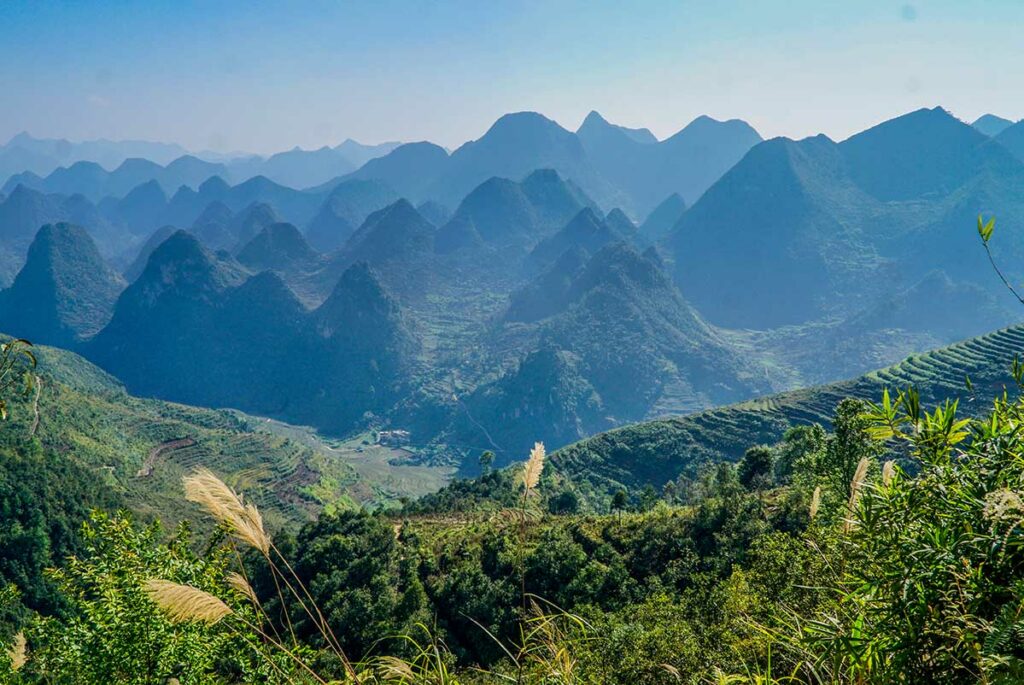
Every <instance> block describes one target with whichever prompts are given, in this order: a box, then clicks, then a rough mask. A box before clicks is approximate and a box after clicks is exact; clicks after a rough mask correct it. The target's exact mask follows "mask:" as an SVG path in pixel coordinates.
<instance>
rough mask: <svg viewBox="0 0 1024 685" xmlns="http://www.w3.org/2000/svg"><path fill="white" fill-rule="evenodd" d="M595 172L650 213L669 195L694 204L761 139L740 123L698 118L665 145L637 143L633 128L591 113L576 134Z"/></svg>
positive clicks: (638, 208) (640, 212)
mask: <svg viewBox="0 0 1024 685" xmlns="http://www.w3.org/2000/svg"><path fill="white" fill-rule="evenodd" d="M576 134H577V136H578V137H579V139H580V141H581V142H582V144H583V147H584V148H585V149H586V152H587V155H588V156H589V158H590V159H591V160H592V163H593V164H594V166H595V168H596V169H597V170H598V171H599V173H600V174H602V175H603V176H604V177H605V178H607V179H609V180H610V181H611V182H612V183H613V184H614V185H615V186H616V187H617V188H619V189H620V190H621V191H622V192H623V193H625V195H626V196H627V197H628V198H629V208H630V209H631V210H632V211H633V213H634V214H637V215H640V216H642V215H645V214H647V213H648V212H650V211H651V209H652V208H653V207H654V206H655V205H656V204H657V203H658V202H660V201H661V200H663V199H664V198H665V197H666V196H667V195H669V194H671V193H679V194H680V195H682V197H683V198H685V199H686V200H687V201H688V202H690V203H693V202H695V201H696V200H697V198H699V197H700V196H701V195H702V194H703V193H704V191H705V190H706V189H707V188H708V187H710V186H711V184H712V183H714V182H715V181H716V180H718V179H719V178H720V177H721V176H722V174H724V173H725V172H726V171H727V170H728V169H729V168H730V167H732V166H733V165H734V164H736V162H738V161H739V160H740V159H741V158H742V157H743V155H744V154H746V152H747V151H748V150H749V149H750V148H751V147H753V146H754V145H756V144H757V143H759V142H761V136H760V135H759V134H758V133H757V131H755V130H754V129H753V128H751V127H750V126H749V125H748V124H747V123H745V122H743V121H740V120H738V119H733V120H730V121H717V120H715V119H712V118H710V117H706V116H703V117H698V118H697V119H695V120H694V121H692V122H691V123H690V124H689V125H687V126H686V127H685V128H683V129H682V130H681V131H679V132H678V133H676V134H675V135H673V136H671V137H669V138H666V139H665V140H663V141H650V140H646V141H637V140H636V138H635V136H631V135H630V134H629V132H628V130H625V129H623V128H622V127H619V126H615V125H613V124H610V123H609V122H608V121H606V120H605V119H604V118H603V117H601V115H600V114H598V113H597V112H591V113H590V115H588V116H587V118H586V119H585V120H584V122H583V124H582V125H581V126H580V128H579V130H578V131H577V132H576Z"/></svg>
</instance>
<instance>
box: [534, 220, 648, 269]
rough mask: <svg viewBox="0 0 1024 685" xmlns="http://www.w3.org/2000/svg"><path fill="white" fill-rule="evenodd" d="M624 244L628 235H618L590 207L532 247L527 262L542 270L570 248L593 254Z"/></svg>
mask: <svg viewBox="0 0 1024 685" xmlns="http://www.w3.org/2000/svg"><path fill="white" fill-rule="evenodd" d="M628 241H629V235H628V234H623V233H622V232H620V231H619V230H618V228H616V227H614V226H613V225H611V224H610V223H609V222H607V221H605V220H604V219H603V218H602V217H600V216H598V215H597V214H596V213H595V212H594V210H593V209H591V208H590V207H584V208H583V209H581V210H580V212H579V214H577V215H576V216H575V217H573V218H572V220H571V221H569V223H567V224H566V225H565V226H564V227H563V228H562V229H561V230H559V231H558V232H557V233H555V234H554V235H552V236H550V237H548V238H545V239H544V240H542V241H541V242H540V243H538V244H537V246H536V247H535V248H533V251H532V252H530V262H531V263H532V264H533V265H534V266H535V267H546V266H549V265H550V264H552V263H553V262H555V261H556V260H557V259H558V258H559V257H560V256H561V255H562V254H563V253H564V252H565V251H566V250H569V249H572V248H576V249H579V250H582V251H583V252H584V253H587V254H593V253H595V252H597V251H598V250H600V249H601V248H602V247H604V246H605V245H608V244H610V243H615V242H628Z"/></svg>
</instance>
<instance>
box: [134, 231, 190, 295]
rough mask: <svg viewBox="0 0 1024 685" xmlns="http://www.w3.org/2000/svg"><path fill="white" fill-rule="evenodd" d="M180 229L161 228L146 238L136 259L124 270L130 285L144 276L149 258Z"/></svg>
mask: <svg viewBox="0 0 1024 685" xmlns="http://www.w3.org/2000/svg"><path fill="white" fill-rule="evenodd" d="M177 230H178V229H176V228H174V226H161V227H160V228H158V229H156V230H155V231H153V232H152V233H150V234H149V237H148V238H146V242H144V243H143V244H142V247H141V248H139V251H138V253H137V254H136V255H135V259H133V260H132V263H131V264H130V265H129V266H128V268H127V269H125V270H124V272H123V273H124V278H125V280H126V281H127V282H128V283H134V282H135V279H137V278H138V277H139V276H141V275H142V272H143V271H145V269H146V264H147V263H148V262H149V256H150V255H151V254H153V251H154V250H156V248H158V247H159V246H160V244H161V243H163V242H164V241H165V240H167V239H168V238H170V237H171V236H172V235H174V233H175V232H176V231H177Z"/></svg>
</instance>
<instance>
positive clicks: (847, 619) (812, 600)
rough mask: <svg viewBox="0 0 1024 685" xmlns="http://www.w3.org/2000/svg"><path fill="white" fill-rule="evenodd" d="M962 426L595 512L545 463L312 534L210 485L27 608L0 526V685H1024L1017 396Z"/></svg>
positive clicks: (828, 443) (887, 423) (859, 444)
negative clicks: (192, 525)
mask: <svg viewBox="0 0 1024 685" xmlns="http://www.w3.org/2000/svg"><path fill="white" fill-rule="evenodd" d="M1014 375H1015V377H1016V379H1017V380H1018V382H1021V381H1022V380H1024V372H1022V367H1021V366H1020V365H1019V364H1018V365H1015V369H1014ZM957 409H958V407H957V405H956V403H955V402H953V403H948V404H944V405H941V406H939V407H937V408H935V409H933V410H931V411H926V410H925V409H924V408H923V407H922V406H921V405H920V401H919V399H918V397H917V395H916V394H915V393H914V392H913V391H907V392H903V393H900V394H898V395H897V396H896V397H890V396H889V395H888V393H886V394H885V395H883V397H882V399H881V401H880V402H879V403H878V404H877V405H865V404H862V403H860V402H858V401H856V400H847V401H844V402H843V403H841V404H840V405H839V407H838V408H837V412H836V416H835V417H834V431H833V432H832V433H831V434H827V433H826V432H825V431H824V430H823V429H821V428H820V427H817V426H810V427H799V428H794V429H792V430H790V431H789V432H788V433H787V434H786V436H785V438H784V440H783V441H782V442H780V443H779V444H777V445H775V446H772V447H763V446H761V447H753V448H751V449H749V450H748V451H747V453H746V454H745V455H744V457H743V459H742V460H741V461H740V462H739V463H738V464H737V465H735V466H734V465H730V464H720V465H718V466H716V467H715V468H714V469H710V470H707V471H705V472H703V473H702V474H701V476H700V477H699V478H698V479H695V480H693V481H691V482H689V483H685V484H684V483H677V484H673V486H672V487H668V488H666V491H665V492H663V493H661V494H660V495H657V494H651V493H647V494H646V495H645V496H641V497H634V498H632V500H631V499H630V498H629V497H628V496H623V497H616V498H615V500H616V502H615V504H616V507H617V508H618V509H619V510H615V511H611V512H609V513H607V514H603V515H580V514H575V513H562V512H566V511H568V512H571V510H572V506H571V502H566V501H565V500H564V498H563V497H561V496H560V495H558V496H552V495H551V494H550V493H548V494H544V493H543V491H544V488H545V486H546V485H547V484H548V482H549V481H547V480H544V481H542V480H541V478H540V475H541V471H542V470H543V465H544V453H543V448H542V446H539V445H538V447H537V448H536V449H535V450H534V452H533V453H532V454H531V458H530V460H528V462H527V464H526V466H525V467H524V468H523V469H520V470H519V471H518V472H517V473H518V477H517V478H516V479H515V480H514V481H513V480H512V479H510V477H509V476H510V475H511V474H510V472H508V471H503V472H497V473H495V474H493V475H492V476H489V478H493V479H499V480H503V482H506V483H507V484H508V486H509V489H510V494H511V495H512V496H511V497H510V498H509V499H508V502H507V506H504V505H503V506H496V507H491V509H490V510H489V511H475V512H466V513H445V512H434V513H420V514H416V515H412V514H408V515H406V516H396V515H390V516H389V515H387V514H385V513H369V512H366V511H348V512H338V513H333V514H330V515H325V516H323V517H321V518H320V519H319V520H318V521H316V522H313V523H310V524H308V525H306V526H305V527H303V528H302V529H301V530H300V531H299V533H298V534H297V535H296V536H290V535H287V534H280V535H275V536H271V535H270V534H269V533H268V532H267V531H266V529H265V528H264V526H263V523H262V518H261V516H260V513H259V510H258V509H257V508H256V507H255V506H253V505H252V504H249V503H247V502H245V501H244V500H243V499H242V498H241V497H240V496H238V495H237V494H236V493H235V492H234V491H233V490H231V489H230V488H229V487H227V486H226V485H224V484H223V483H222V482H221V481H220V480H219V479H218V478H217V477H216V476H214V475H213V474H212V473H210V472H207V471H197V472H195V473H193V474H191V475H190V476H188V477H187V478H186V480H185V484H184V485H185V488H184V490H185V493H186V497H187V498H188V499H189V500H191V501H193V502H194V503H196V504H198V505H199V506H200V507H202V509H203V510H204V511H205V512H206V514H207V516H209V517H212V518H213V519H215V520H216V522H217V523H218V527H217V529H216V530H215V531H214V532H213V533H211V534H209V535H205V536H200V537H198V538H197V537H196V536H194V535H193V534H192V533H191V532H190V530H189V528H188V526H187V525H182V526H180V527H179V528H177V529H176V530H175V531H173V532H172V533H170V534H169V535H168V534H165V533H163V532H162V531H161V530H160V529H159V526H157V525H156V524H154V525H151V526H148V527H142V526H139V525H137V524H136V523H135V522H134V521H133V520H132V519H131V517H130V516H129V515H127V514H125V513H111V514H107V513H100V512H96V513H94V514H92V515H91V516H90V518H89V520H88V522H87V523H85V525H84V527H83V529H82V530H83V532H82V534H81V535H80V536H76V538H75V540H74V541H73V542H70V543H68V544H67V545H66V546H64V547H62V548H61V549H60V550H55V551H57V553H58V554H70V556H69V557H68V561H67V563H66V564H64V565H63V566H62V567H60V568H59V569H54V570H49V571H46V572H45V573H44V574H43V575H42V577H41V578H39V577H36V578H35V579H34V580H35V582H37V583H42V585H40V586H36V587H32V582H31V581H32V579H29V580H30V582H28V583H27V585H28V586H29V587H30V589H32V590H33V592H34V593H35V594H33V593H32V592H25V586H24V585H22V586H21V587H19V585H21V583H22V582H25V581H23V580H22V579H21V578H18V577H17V576H14V575H12V573H11V570H12V569H15V568H18V567H19V564H21V561H20V560H18V559H16V558H15V557H17V556H18V550H19V549H20V547H19V545H17V544H16V543H14V542H13V540H14V538H12V537H11V536H12V531H11V529H10V526H11V524H10V523H8V524H6V525H5V531H4V535H5V541H4V543H5V544H4V545H3V549H4V550H5V551H4V557H5V560H4V563H5V566H4V567H3V573H4V577H5V578H6V579H7V580H8V582H9V583H10V584H9V585H8V587H7V588H6V589H5V591H4V595H3V597H4V614H3V617H4V626H5V631H6V632H5V633H4V635H3V639H4V642H5V644H7V645H9V646H10V648H9V650H8V653H7V656H6V657H5V666H4V668H5V673H6V675H5V676H4V678H5V680H6V681H7V682H57V683H60V682H68V683H70V682H97V683H98V682H105V683H114V682H116V683H153V682H174V680H173V679H176V681H177V682H180V683H208V682H214V683H215V682H282V683H287V682H294V683H305V682H310V683H323V682H349V683H356V682H359V683H459V682H461V683H490V682H495V683H497V682H520V683H627V682H628V683H672V682H690V683H700V682H735V683H744V682H810V683H890V682H893V683H895V682H947V683H956V682H993V683H996V682H1006V683H1010V682H1019V679H1020V678H1021V677H1024V664H1022V661H1021V658H1022V656H1024V651H1022V650H1024V623H1022V621H1021V619H1020V618H1019V612H1020V608H1021V606H1022V601H1024V594H1022V593H1024V585H1022V584H1021V581H1020V577H1021V568H1022V565H1024V531H1022V529H1021V526H1022V524H1024V493H1022V483H1024V403H1021V402H1016V401H1011V400H1009V399H1005V398H1000V399H997V400H996V401H995V403H994V405H993V408H992V411H991V413H990V414H989V415H988V416H987V417H986V418H984V419H963V418H960V417H958V415H957ZM8 461H9V459H7V460H5V463H7V462H8ZM5 468H7V469H9V468H10V466H5ZM50 477H51V478H55V477H56V475H55V474H52V475H51V476H50ZM16 490H17V489H8V490H7V491H6V494H5V499H4V506H5V507H8V508H9V507H10V506H11V505H10V502H11V493H12V492H15V491H16ZM96 505H97V506H101V507H102V506H103V505H104V503H101V502H97V503H96ZM35 515H37V516H39V517H42V518H46V517H48V516H52V513H50V512H39V513H38V514H35ZM79 515H84V514H83V513H82V512H79ZM5 520H6V521H10V520H11V519H9V518H6V517H5ZM59 558H60V557H53V558H52V561H51V562H50V563H53V561H56V560H59ZM11 581H14V582H11ZM19 581H21V582H19ZM40 587H42V588H43V590H42V593H41V594H40V590H39V588H40ZM41 596H42V597H45V598H46V599H47V601H46V602H42V601H40V597H41Z"/></svg>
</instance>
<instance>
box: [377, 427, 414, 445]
mask: <svg viewBox="0 0 1024 685" xmlns="http://www.w3.org/2000/svg"><path fill="white" fill-rule="evenodd" d="M377 443H378V444H381V445H388V446H389V447H401V446H402V445H408V444H409V431H404V430H392V431H380V432H379V433H377Z"/></svg>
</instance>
